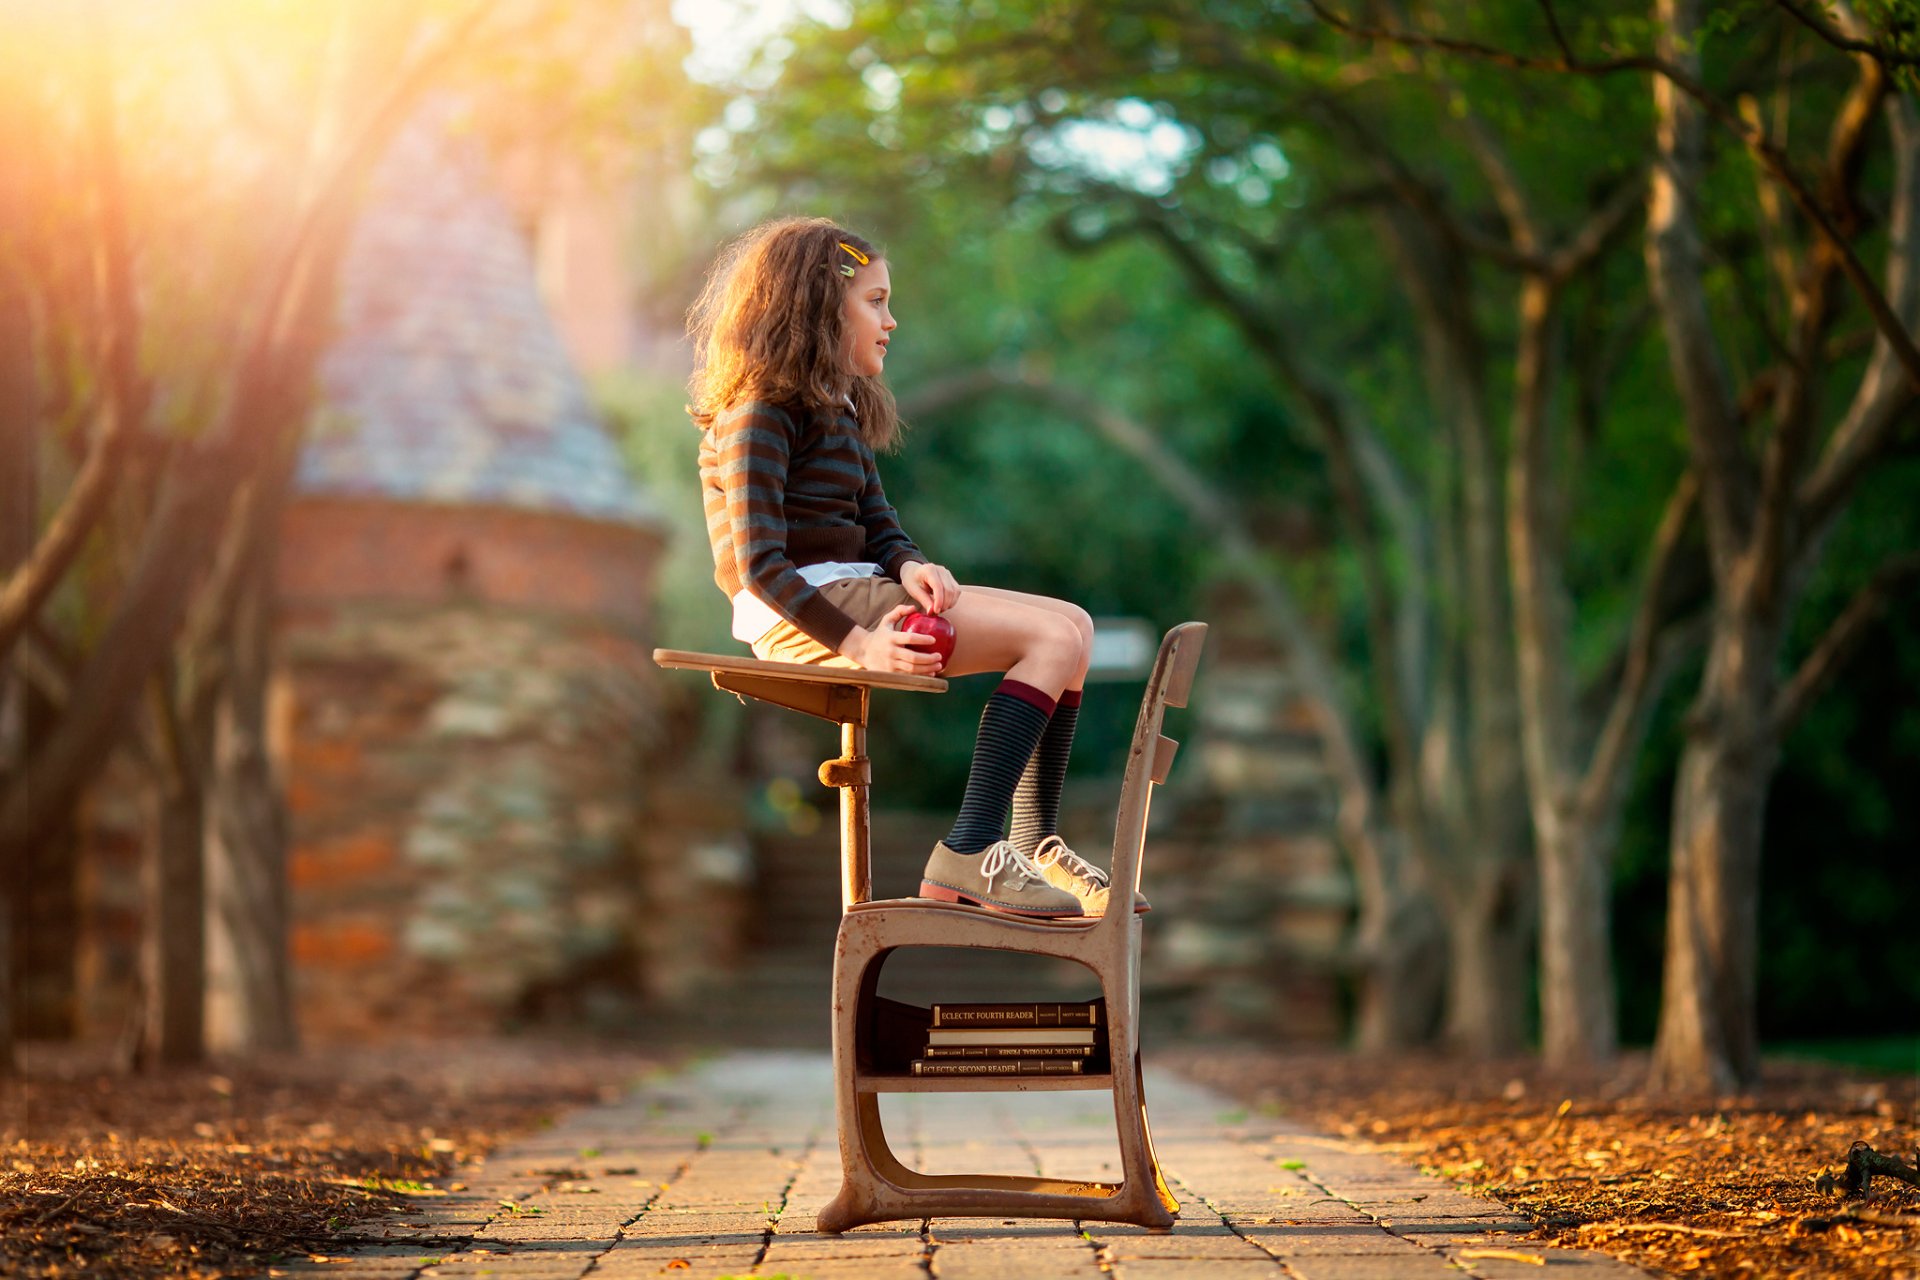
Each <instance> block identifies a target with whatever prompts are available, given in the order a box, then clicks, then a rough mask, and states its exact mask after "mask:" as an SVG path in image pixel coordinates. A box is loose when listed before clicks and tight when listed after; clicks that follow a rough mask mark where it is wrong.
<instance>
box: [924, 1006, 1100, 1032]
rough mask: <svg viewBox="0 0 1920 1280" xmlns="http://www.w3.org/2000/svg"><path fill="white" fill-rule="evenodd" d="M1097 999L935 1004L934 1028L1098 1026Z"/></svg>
mask: <svg viewBox="0 0 1920 1280" xmlns="http://www.w3.org/2000/svg"><path fill="white" fill-rule="evenodd" d="M1100 1004H1101V1002H1100V1001H1098V1000H1083V1001H1080V1002H1078V1003H1071V1002H1070V1003H1065V1004H1062V1003H1057V1002H1051V1001H1044V1000H1027V1001H1013V1002H1010V1003H1005V1004H936V1005H934V1006H933V1025H934V1026H936V1027H1097V1026H1099V1025H1100Z"/></svg>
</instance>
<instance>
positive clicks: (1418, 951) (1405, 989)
mask: <svg viewBox="0 0 1920 1280" xmlns="http://www.w3.org/2000/svg"><path fill="white" fill-rule="evenodd" d="M1375 917H1378V918H1377V919H1376V918H1375ZM1356 933H1357V934H1358V936H1359V940H1360V941H1359V944H1358V945H1357V946H1356V947H1355V951H1356V953H1357V956H1358V963H1357V964H1356V966H1355V976H1356V981H1357V983H1358V986H1357V990H1356V991H1355V998H1354V1010H1353V1034H1352V1045H1353V1048H1354V1049H1355V1050H1356V1051H1357V1052H1360V1053H1363V1054H1387V1053H1391V1052H1393V1051H1394V1050H1397V1049H1407V1048H1412V1047H1413V1046H1415V1045H1423V1044H1430V1043H1432V1041H1433V1038H1434V1035H1435V1033H1436V1031H1437V1030H1438V1028H1439V1022H1440V1014H1441V1010H1442V1008H1443V1005H1444V1002H1445V999H1446V984H1445V982H1444V980H1443V977H1444V975H1445V973H1446V963H1447V951H1446V939H1445V937H1444V930H1443V929H1442V927H1441V920H1440V913H1439V911H1438V910H1436V909H1435V907H1434V904H1433V899H1432V898H1431V897H1428V896H1425V895H1415V894H1409V893H1405V892H1401V893H1398V894H1394V895H1392V896H1391V897H1390V898H1389V897H1387V896H1386V895H1383V894H1375V895H1372V896H1363V897H1362V898H1361V920H1360V924H1359V926H1358V928H1357V929H1356Z"/></svg>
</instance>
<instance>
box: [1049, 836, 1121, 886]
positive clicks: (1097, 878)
mask: <svg viewBox="0 0 1920 1280" xmlns="http://www.w3.org/2000/svg"><path fill="white" fill-rule="evenodd" d="M1033 861H1034V863H1035V865H1037V866H1041V867H1050V866H1052V865H1053V864H1054V863H1056V862H1058V863H1062V864H1064V865H1065V866H1066V868H1067V874H1068V875H1072V876H1078V877H1079V878H1080V879H1082V880H1090V881H1092V882H1093V885H1094V887H1095V888H1097V889H1104V888H1106V887H1107V873H1106V872H1104V871H1102V870H1101V869H1100V868H1098V867H1096V866H1094V865H1093V864H1092V863H1091V862H1088V861H1087V860H1086V859H1085V858H1083V857H1081V856H1080V855H1079V854H1077V853H1075V852H1074V851H1073V850H1071V849H1069V848H1067V842H1066V841H1065V840H1062V839H1061V838H1060V837H1059V836H1048V837H1047V838H1046V839H1045V840H1042V841H1041V842H1040V847H1039V848H1038V849H1035V850H1034V851H1033Z"/></svg>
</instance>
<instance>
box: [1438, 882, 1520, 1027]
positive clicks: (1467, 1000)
mask: <svg viewBox="0 0 1920 1280" xmlns="http://www.w3.org/2000/svg"><path fill="white" fill-rule="evenodd" d="M1516 870H1517V869H1515V868H1511V867H1509V868H1504V869H1500V868H1495V867H1491V866H1487V865H1481V866H1477V867H1475V868H1474V876H1473V878H1472V879H1470V880H1467V879H1462V880H1460V881H1457V882H1456V883H1455V886H1454V888H1453V890H1452V891H1451V892H1443V893H1442V896H1441V901H1442V904H1443V910H1445V912H1446V925H1447V1019H1446V1027H1445V1031H1444V1036H1445V1039H1446V1042H1447V1044H1448V1045H1449V1046H1451V1047H1452V1048H1454V1049H1456V1050H1459V1051H1460V1052H1462V1053H1469V1054H1472V1055H1474V1056H1476V1057H1485V1056H1490V1055H1495V1056H1497V1055H1502V1054H1511V1053H1517V1052H1519V1050H1520V1049H1521V1047H1522V1045H1523V1042H1524V1032H1525V1027H1526V1009H1527V1005H1526V997H1527V974H1528V964H1527V952H1528V949H1529V943H1530V941H1531V937H1530V932H1531V931H1530V929H1529V928H1528V927H1527V922H1528V921H1529V919H1530V917H1531V916H1532V914H1533V906H1532V902H1531V901H1530V895H1529V894H1527V893H1526V892H1525V890H1524V888H1523V887H1522V884H1521V883H1520V882H1519V880H1518V878H1517V877H1516V875H1515V872H1516Z"/></svg>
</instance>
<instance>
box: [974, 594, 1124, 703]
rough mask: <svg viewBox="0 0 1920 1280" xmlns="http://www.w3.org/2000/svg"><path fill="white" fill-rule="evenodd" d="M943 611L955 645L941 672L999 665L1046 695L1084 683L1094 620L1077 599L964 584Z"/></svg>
mask: <svg viewBox="0 0 1920 1280" xmlns="http://www.w3.org/2000/svg"><path fill="white" fill-rule="evenodd" d="M944 616H945V617H946V619H947V620H948V621H949V622H951V623H953V630H954V645H953V657H952V658H951V659H949V660H948V662H947V665H946V667H945V668H944V669H943V670H942V671H941V672H940V674H941V675H943V676H970V675H978V674H979V673H981V672H985V671H1004V672H1006V673H1007V675H1008V676H1010V677H1011V678H1013V679H1015V680H1019V681H1021V682H1022V683H1024V684H1030V685H1032V686H1033V687H1034V688H1036V689H1039V690H1042V691H1043V692H1045V693H1046V695H1047V696H1048V697H1050V698H1058V697H1059V696H1060V694H1061V693H1062V692H1063V691H1065V690H1067V689H1078V688H1079V687H1080V686H1081V685H1083V684H1084V683H1086V679H1087V662H1088V660H1089V658H1090V657H1091V655H1092V650H1093V622H1092V620H1091V619H1089V618H1088V617H1087V613H1086V610H1084V609H1082V608H1080V607H1079V606H1078V605H1074V604H1068V603H1067V602H1066V601H1064V600H1054V599H1051V598H1049V597H1047V596H1036V595H1029V594H1027V593H1026V592H1022V591H1005V590H1002V589H1000V588H998V587H972V586H963V587H962V588H961V589H960V598H959V600H957V601H955V602H954V605H953V607H952V608H951V609H948V610H947V612H946V614H945V615H944Z"/></svg>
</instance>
